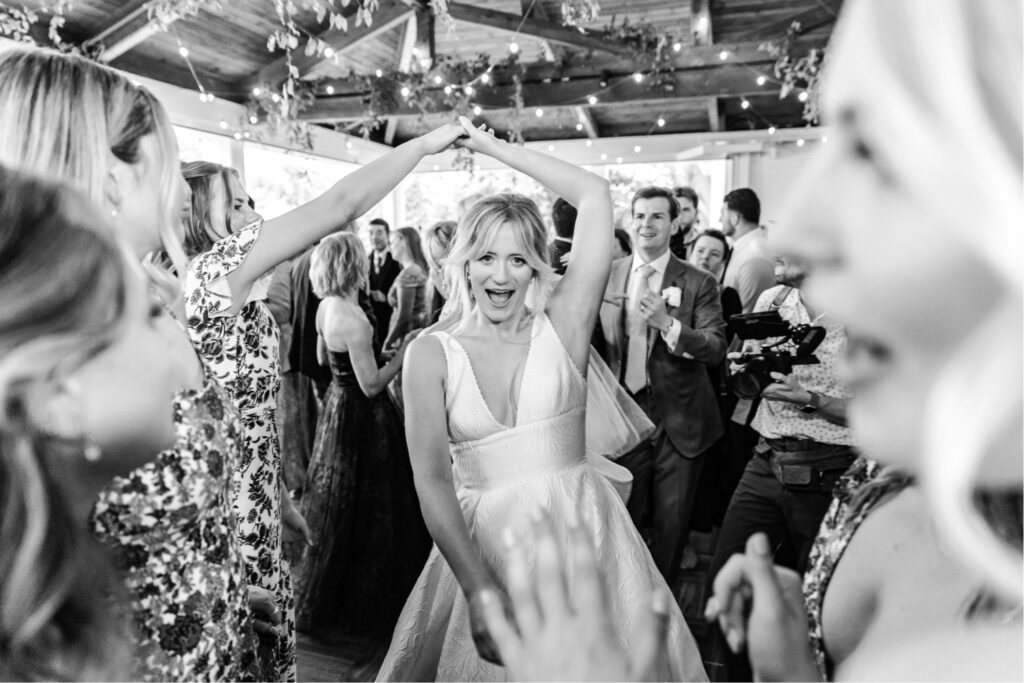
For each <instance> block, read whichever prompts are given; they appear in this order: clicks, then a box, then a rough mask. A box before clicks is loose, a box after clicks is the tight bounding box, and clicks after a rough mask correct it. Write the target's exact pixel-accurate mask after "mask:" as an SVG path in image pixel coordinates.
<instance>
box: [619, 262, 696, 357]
mask: <svg viewBox="0 0 1024 683" xmlns="http://www.w3.org/2000/svg"><path fill="white" fill-rule="evenodd" d="M671 256H672V254H671V252H669V250H668V249H666V250H665V253H664V254H662V255H661V256H659V257H658V258H656V259H654V260H653V261H651V262H647V261H644V260H643V257H641V256H640V252H639V251H635V252H633V263H632V264H631V265H630V267H629V278H627V280H626V292H627V293H628V294H629V295H630V298H629V301H628V302H627V303H628V306H627V308H626V330H627V331H628V330H631V329H633V316H634V315H635V311H636V310H637V309H638V307H639V305H640V297H641V296H643V294H644V292H642V291H641V290H639V289H637V290H636V291H634V289H635V288H634V287H633V282H634V279H635V278H637V277H639V272H638V271H639V270H640V269H641V268H643V267H644V266H647V265H649V266H651V267H652V268H654V272H653V273H651V275H650V277H649V278H648V280H647V288H648V289H649V290H651V291H652V292H655V293H657V294H658V295H659V296H660V295H661V290H662V287H661V286H662V284H663V283H664V280H665V271H666V270H667V269H668V260H669V258H670V257H671ZM681 325H682V323H680V322H679V321H678V320H676V319H675V318H672V323H671V326H670V327H669V329H668V331H667V332H662V333H661V338H662V339H664V340H665V343H666V344H668V347H669V348H670V349H675V348H676V343H677V342H678V341H679V332H680V329H681Z"/></svg>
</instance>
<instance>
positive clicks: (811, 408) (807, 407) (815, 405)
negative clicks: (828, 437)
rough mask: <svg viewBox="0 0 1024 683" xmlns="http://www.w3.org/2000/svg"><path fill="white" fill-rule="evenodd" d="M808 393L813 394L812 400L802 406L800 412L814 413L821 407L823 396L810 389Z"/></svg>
mask: <svg viewBox="0 0 1024 683" xmlns="http://www.w3.org/2000/svg"><path fill="white" fill-rule="evenodd" d="M807 393H808V394H810V395H811V400H810V401H808V402H807V403H805V404H804V405H802V406H800V412H801V413H806V414H808V415H813V414H814V413H816V412H818V409H819V408H821V396H820V395H819V394H816V393H814V392H813V391H808V392H807Z"/></svg>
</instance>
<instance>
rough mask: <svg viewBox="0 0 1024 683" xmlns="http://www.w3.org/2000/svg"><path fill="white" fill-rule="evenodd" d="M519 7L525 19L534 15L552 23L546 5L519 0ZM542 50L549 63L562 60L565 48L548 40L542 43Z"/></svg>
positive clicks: (531, 0)
mask: <svg viewBox="0 0 1024 683" xmlns="http://www.w3.org/2000/svg"><path fill="white" fill-rule="evenodd" d="M519 7H520V9H521V11H522V14H523V16H524V17H527V16H530V15H533V17H534V18H535V19H540V20H541V21H545V22H550V21H551V19H550V17H548V11H547V10H546V9H544V5H543V4H541V3H539V2H536V0H519ZM540 48H541V50H543V51H544V59H546V60H548V61H549V62H553V61H555V60H556V59H560V58H561V57H562V54H563V52H564V48H562V47H561V46H559V45H552V44H551V43H550V42H549V41H547V40H541V41H540Z"/></svg>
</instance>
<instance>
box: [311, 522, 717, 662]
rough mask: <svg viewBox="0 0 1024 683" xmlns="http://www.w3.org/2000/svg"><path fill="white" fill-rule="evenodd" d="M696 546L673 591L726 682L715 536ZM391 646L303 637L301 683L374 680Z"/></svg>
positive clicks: (707, 658) (697, 537) (696, 539)
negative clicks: (709, 591) (712, 597)
mask: <svg viewBox="0 0 1024 683" xmlns="http://www.w3.org/2000/svg"><path fill="white" fill-rule="evenodd" d="M692 542H693V546H694V547H695V548H696V549H697V553H698V557H699V562H698V564H697V566H696V567H695V568H694V569H692V570H689V571H683V572H680V577H679V580H678V582H677V583H676V585H675V586H673V592H674V593H675V595H676V599H677V600H678V602H679V606H680V608H681V609H682V611H683V616H684V617H685V618H686V623H687V624H688V625H689V627H690V631H691V632H692V633H693V636H694V638H695V639H696V640H697V645H698V647H699V648H700V651H701V656H702V658H703V660H704V669H705V670H706V671H707V674H708V678H710V679H711V680H712V681H722V680H725V677H724V670H723V666H722V661H723V659H722V656H723V641H722V639H721V638H720V637H717V636H716V634H715V633H714V631H713V628H712V627H711V625H709V624H708V623H706V622H705V621H704V617H703V612H704V603H705V602H706V600H705V598H704V581H705V577H706V575H707V567H708V564H709V563H710V560H711V557H710V556H711V553H712V551H713V547H714V537H713V536H712V535H710V534H693V537H692ZM387 647H388V643H387V642H384V641H379V642H374V641H367V640H359V639H350V640H342V641H339V642H335V643H331V644H326V643H320V642H317V641H315V640H312V639H310V638H308V637H306V636H303V635H302V634H299V639H298V664H299V680H300V681H372V680H374V678H375V677H376V675H377V670H378V669H380V665H381V662H382V661H383V660H384V654H385V653H386V651H387Z"/></svg>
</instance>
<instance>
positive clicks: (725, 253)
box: [694, 230, 732, 259]
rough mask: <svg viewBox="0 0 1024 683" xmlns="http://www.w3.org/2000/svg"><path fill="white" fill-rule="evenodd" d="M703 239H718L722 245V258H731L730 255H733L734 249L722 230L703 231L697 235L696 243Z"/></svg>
mask: <svg viewBox="0 0 1024 683" xmlns="http://www.w3.org/2000/svg"><path fill="white" fill-rule="evenodd" d="M701 237H710V238H712V239H716V240H718V241H719V242H721V243H722V247H723V248H722V258H725V259H727V258H729V254H731V253H732V247H730V246H729V239H728V238H727V237H726V236H725V233H724V232H722V231H721V230H702V231H701V232H698V233H697V236H696V237H695V238H694V241H696V240H699V239H700V238H701Z"/></svg>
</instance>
